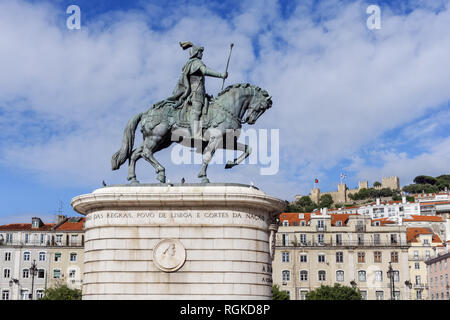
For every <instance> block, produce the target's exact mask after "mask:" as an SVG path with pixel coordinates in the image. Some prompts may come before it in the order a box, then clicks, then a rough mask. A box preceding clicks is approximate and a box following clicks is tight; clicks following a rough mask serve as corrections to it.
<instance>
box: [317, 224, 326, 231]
mask: <svg viewBox="0 0 450 320" xmlns="http://www.w3.org/2000/svg"><path fill="white" fill-rule="evenodd" d="M316 230H317V231H327V226H319V225H317V226H316Z"/></svg>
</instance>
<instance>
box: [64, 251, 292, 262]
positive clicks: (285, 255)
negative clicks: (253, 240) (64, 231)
mask: <svg viewBox="0 0 450 320" xmlns="http://www.w3.org/2000/svg"><path fill="white" fill-rule="evenodd" d="M73 256H75V257H74V260H72V257H73ZM76 259H77V254H76V253H71V254H70V261H75V260H76ZM281 261H282V262H289V252H282V253H281Z"/></svg>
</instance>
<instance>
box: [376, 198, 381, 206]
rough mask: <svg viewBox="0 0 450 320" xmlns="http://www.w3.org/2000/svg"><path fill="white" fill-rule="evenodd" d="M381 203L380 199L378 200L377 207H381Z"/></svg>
mask: <svg viewBox="0 0 450 320" xmlns="http://www.w3.org/2000/svg"><path fill="white" fill-rule="evenodd" d="M380 203H381V201H380V198H377V206H379V205H380Z"/></svg>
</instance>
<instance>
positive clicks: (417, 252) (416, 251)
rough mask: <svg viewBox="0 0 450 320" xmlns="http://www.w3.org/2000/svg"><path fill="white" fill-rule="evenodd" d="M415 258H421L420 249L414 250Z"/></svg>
mask: <svg viewBox="0 0 450 320" xmlns="http://www.w3.org/2000/svg"><path fill="white" fill-rule="evenodd" d="M414 259H415V260H418V259H419V251H418V250H414Z"/></svg>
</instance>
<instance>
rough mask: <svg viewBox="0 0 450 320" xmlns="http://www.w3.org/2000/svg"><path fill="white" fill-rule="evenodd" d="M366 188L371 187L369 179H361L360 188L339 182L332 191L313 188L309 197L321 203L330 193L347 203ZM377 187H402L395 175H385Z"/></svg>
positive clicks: (395, 188) (396, 188)
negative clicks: (352, 196) (321, 198)
mask: <svg viewBox="0 0 450 320" xmlns="http://www.w3.org/2000/svg"><path fill="white" fill-rule="evenodd" d="M363 188H366V189H368V188H369V182H368V181H359V182H358V188H357V189H348V188H347V185H346V184H345V183H339V184H338V186H337V191H331V192H323V193H321V192H320V188H313V189H311V193H310V194H309V197H310V198H311V200H312V201H313V202H315V203H317V204H319V200H320V197H321V196H322V195H325V194H329V195H330V196H331V198H332V199H333V202H334V203H346V202H348V201H349V199H350V198H349V195H350V194H354V193H357V192H358V191H359V190H361V189H363ZM374 188H375V189H383V188H390V189H392V190H399V189H400V179H399V178H398V177H397V176H393V177H383V178H382V180H381V186H376V187H374ZM301 197H302V196H301V195H297V196H296V197H295V200H298V199H300V198H301Z"/></svg>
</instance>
